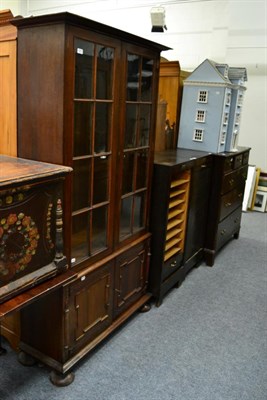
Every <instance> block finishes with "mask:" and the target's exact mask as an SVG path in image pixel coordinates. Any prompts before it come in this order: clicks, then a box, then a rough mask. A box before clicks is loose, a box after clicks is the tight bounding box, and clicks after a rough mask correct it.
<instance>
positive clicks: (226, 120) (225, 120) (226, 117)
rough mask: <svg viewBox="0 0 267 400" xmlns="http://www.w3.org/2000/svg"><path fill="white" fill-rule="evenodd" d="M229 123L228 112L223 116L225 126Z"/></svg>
mask: <svg viewBox="0 0 267 400" xmlns="http://www.w3.org/2000/svg"><path fill="white" fill-rule="evenodd" d="M228 122H229V114H228V113H227V112H225V113H224V114H223V125H227V124H228Z"/></svg>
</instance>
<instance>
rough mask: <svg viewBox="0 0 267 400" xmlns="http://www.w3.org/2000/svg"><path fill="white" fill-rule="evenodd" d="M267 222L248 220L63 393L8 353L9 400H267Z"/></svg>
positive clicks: (41, 371)
mask: <svg viewBox="0 0 267 400" xmlns="http://www.w3.org/2000/svg"><path fill="white" fill-rule="evenodd" d="M266 246H267V214H266V213H265V214H263V213H257V212H248V213H243V216H242V228H241V233H240V237H239V239H238V240H232V241H231V242H230V243H229V244H228V245H227V246H226V247H225V248H223V249H222V251H221V252H220V253H219V254H218V256H217V258H216V260H215V265H214V266H213V267H212V268H210V267H207V266H205V265H204V264H203V265H201V266H199V267H198V268H196V269H193V270H192V271H191V273H190V274H189V275H188V276H187V278H186V280H185V281H184V283H183V284H182V286H181V287H180V288H179V289H173V290H171V291H170V293H169V294H168V295H167V296H166V297H165V299H164V300H163V304H162V306H161V307H159V308H156V307H155V306H153V307H152V309H151V311H150V312H148V313H146V314H138V313H137V314H135V315H134V317H133V318H131V319H130V321H128V322H127V323H126V324H125V325H124V326H123V327H121V328H120V329H119V330H118V331H116V333H115V334H114V335H112V337H111V338H109V339H108V340H107V341H105V342H104V343H103V344H101V345H100V346H99V347H98V349H97V351H94V352H92V353H91V354H90V355H89V356H87V357H86V358H85V359H84V360H83V361H81V362H80V363H79V365H78V366H76V367H75V369H74V372H75V380H74V382H73V383H72V385H70V386H68V387H64V388H58V387H55V386H53V385H52V384H51V383H50V381H49V379H48V374H49V370H48V369H47V368H46V367H42V368H41V367H38V366H34V367H24V366H22V365H20V364H19V363H18V362H17V359H16V354H14V352H13V351H12V350H11V349H10V348H9V347H8V344H7V343H5V346H6V348H7V350H8V352H7V354H6V355H4V356H2V357H1V359H0V400H33V399H34V400H53V399H57V400H74V399H75V400H76V399H79V400H81V399H82V400H115V399H116V400H266V399H267V339H266V338H267V318H266V316H267V315H266V314H267V294H266V293H267V292H266V289H267V273H266V260H267V249H266Z"/></svg>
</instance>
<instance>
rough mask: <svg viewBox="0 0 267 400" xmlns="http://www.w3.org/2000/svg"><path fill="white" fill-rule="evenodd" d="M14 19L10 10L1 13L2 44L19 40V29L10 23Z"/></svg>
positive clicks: (0, 33) (0, 40) (0, 36)
mask: <svg viewBox="0 0 267 400" xmlns="http://www.w3.org/2000/svg"><path fill="white" fill-rule="evenodd" d="M13 19H14V16H13V14H12V12H11V11H10V10H1V11H0V42H4V41H7V40H15V39H17V28H16V27H15V26H13V25H12V24H11V23H10V21H11V20H13Z"/></svg>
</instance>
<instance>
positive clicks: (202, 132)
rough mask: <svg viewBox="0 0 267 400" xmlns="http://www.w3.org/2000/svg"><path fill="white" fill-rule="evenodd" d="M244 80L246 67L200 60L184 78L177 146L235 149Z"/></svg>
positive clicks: (219, 150) (221, 149) (245, 78)
mask: <svg viewBox="0 0 267 400" xmlns="http://www.w3.org/2000/svg"><path fill="white" fill-rule="evenodd" d="M246 80H247V74H246V69H245V68H232V67H229V66H228V65H227V64H219V63H216V62H214V61H212V60H209V59H206V60H205V61H203V62H202V64H200V65H199V66H198V67H197V68H196V69H195V70H194V71H193V72H192V73H191V74H190V75H189V77H188V78H186V79H185V80H184V89H183V99H182V109H181V117H180V126H179V139H178V147H180V148H186V149H193V150H202V151H209V152H213V153H220V152H224V151H235V149H236V146H237V139H238V133H239V125H240V118H241V111H242V103H243V95H244V91H245V89H246V88H245V86H244V82H245V81H246Z"/></svg>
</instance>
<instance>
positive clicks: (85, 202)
mask: <svg viewBox="0 0 267 400" xmlns="http://www.w3.org/2000/svg"><path fill="white" fill-rule="evenodd" d="M90 181H91V159H81V160H75V161H74V162H73V191H72V194H73V207H72V208H73V211H77V210H79V209H82V208H86V207H89V205H90V202H91V200H90V198H91V185H90Z"/></svg>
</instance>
